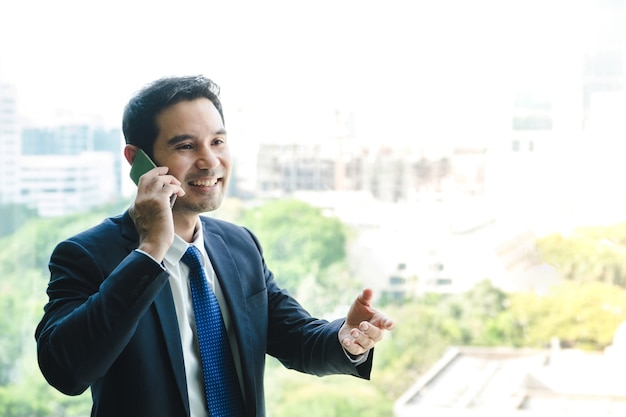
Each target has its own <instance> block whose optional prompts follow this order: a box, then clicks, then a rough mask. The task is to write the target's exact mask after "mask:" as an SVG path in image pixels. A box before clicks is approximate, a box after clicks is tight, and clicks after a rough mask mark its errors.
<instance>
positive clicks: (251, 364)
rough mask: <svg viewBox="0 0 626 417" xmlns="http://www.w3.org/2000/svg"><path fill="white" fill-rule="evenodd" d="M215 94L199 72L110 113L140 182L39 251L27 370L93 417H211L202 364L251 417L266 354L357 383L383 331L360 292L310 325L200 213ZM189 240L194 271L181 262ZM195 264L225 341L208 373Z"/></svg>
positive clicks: (209, 183)
mask: <svg viewBox="0 0 626 417" xmlns="http://www.w3.org/2000/svg"><path fill="white" fill-rule="evenodd" d="M218 94H219V90H218V87H217V86H216V85H215V84H214V83H213V82H212V81H210V80H208V79H206V78H204V77H171V78H164V79H160V80H157V81H156V82H154V83H152V84H150V85H148V86H146V87H145V88H144V89H143V90H141V91H140V92H139V93H137V94H136V96H135V97H133V98H132V99H131V100H130V102H129V103H128V105H127V106H126V109H125V111H124V118H123V130H124V136H125V139H126V143H127V145H126V147H125V149H124V155H125V157H126V159H127V160H128V162H129V163H131V164H132V163H133V161H134V160H135V157H136V156H137V155H138V152H139V150H140V149H143V151H145V152H146V153H147V154H148V155H149V156H150V157H151V158H152V159H153V160H154V161H155V163H156V165H157V166H158V167H156V168H154V169H151V170H150V171H148V172H147V173H145V174H144V175H143V176H141V178H140V180H139V182H138V189H137V196H136V198H135V201H134V204H133V205H132V207H131V208H130V209H129V210H128V211H127V212H126V213H124V214H122V215H120V216H118V217H113V218H110V219H107V220H105V221H104V222H103V223H101V224H100V225H98V226H96V227H94V228H92V229H90V230H87V231H85V232H83V233H80V234H78V235H76V236H74V237H72V238H70V239H68V240H66V241H64V242H61V243H60V244H59V245H57V247H56V248H55V250H54V251H53V253H52V256H51V259H50V265H49V267H50V282H49V285H48V291H47V292H48V296H49V302H48V303H47V304H46V306H45V309H44V316H43V318H42V320H41V322H40V324H39V326H38V327H37V330H36V334H35V337H36V340H37V352H38V360H39V365H40V368H41V370H42V373H43V375H44V376H45V377H46V379H47V380H48V382H49V383H50V384H51V385H52V386H54V387H55V388H57V389H58V390H59V391H61V392H63V393H66V394H69V395H77V394H80V393H82V392H83V391H85V390H86V389H87V388H88V387H91V390H92V397H93V409H92V415H93V416H115V417H120V416H133V417H140V416H150V417H154V416H191V417H199V416H207V415H211V416H213V417H215V416H217V415H219V412H220V411H219V410H218V409H219V408H220V407H226V406H214V405H213V402H214V401H215V399H216V398H217V397H219V396H220V395H221V394H218V393H217V392H218V391H220V389H219V388H220V387H221V385H223V383H222V382H220V383H219V384H218V385H220V387H217V388H215V387H210V385H209V384H210V383H211V382H212V381H211V380H212V379H213V377H212V376H211V375H212V374H210V373H207V372H209V370H208V369H207V368H211V369H212V367H221V366H222V365H223V364H225V363H227V362H231V361H232V363H234V371H233V374H235V375H236V376H235V377H234V387H235V388H231V389H227V390H223V391H228V392H227V393H226V394H224V395H231V394H236V395H238V396H239V399H229V400H225V401H230V403H237V404H236V405H238V406H241V407H242V410H240V411H239V413H240V414H239V415H245V416H264V415H265V401H264V392H263V377H264V367H265V354H266V353H267V354H269V355H272V356H274V357H276V358H278V359H279V360H280V361H281V362H282V363H283V364H284V365H285V366H287V367H289V368H293V369H296V370H299V371H302V372H307V373H311V374H315V375H327V374H348V375H355V376H358V377H361V378H369V375H370V370H371V364H372V356H373V352H372V351H371V349H372V347H373V346H374V345H375V344H376V342H378V341H379V340H381V338H382V336H383V332H384V330H387V329H391V328H392V327H393V322H392V320H390V319H388V318H387V317H385V316H384V315H383V314H381V313H380V312H378V311H376V310H375V309H374V308H372V306H371V305H370V301H371V298H372V293H371V291H370V290H364V291H363V293H362V294H361V295H359V296H358V297H357V298H356V300H355V302H354V303H353V305H352V306H351V307H350V309H349V312H348V315H347V317H346V319H342V320H337V321H334V322H327V321H324V320H319V319H316V318H313V317H311V316H310V315H309V314H308V313H307V312H306V311H305V310H304V309H303V308H302V307H301V306H300V305H299V304H298V303H297V301H296V300H294V299H293V298H292V297H291V296H290V295H289V294H287V292H286V291H284V290H282V289H280V288H279V286H278V284H277V283H276V282H275V280H274V277H273V275H272V272H271V271H270V270H269V269H268V268H267V266H266V265H265V262H264V260H263V255H262V252H261V247H260V245H259V243H258V241H257V240H256V238H255V237H254V235H252V233H251V232H250V231H248V230H247V229H245V228H242V227H239V226H236V225H233V224H230V223H227V222H224V221H220V220H216V219H211V218H207V217H205V216H200V214H201V213H205V212H208V211H211V210H215V209H217V208H218V207H219V206H220V204H221V202H222V200H223V198H224V193H225V191H226V188H227V185H228V180H229V176H230V167H231V157H230V154H229V149H228V140H227V134H226V130H225V127H224V118H223V113H222V107H221V104H220V101H219V98H218ZM174 199H175V202H174V205H173V207H172V206H171V201H172V200H174ZM192 246H193V248H194V249H193V250H194V251H196V250H197V252H196V253H198V256H199V259H200V260H201V262H200V263H201V264H202V265H203V266H202V267H200V268H199V269H197V270H196V269H194V268H195V267H192V266H188V265H187V260H186V259H187V258H186V256H187V252H188V251H190V250H192V249H189V248H190V247H192ZM200 270H202V272H198V274H201V276H202V278H201V279H200V281H193V282H204V283H206V282H208V283H209V284H210V287H211V289H212V292H211V294H213V295H214V296H217V303H218V304H219V307H218V308H217V310H218V313H217V314H218V317H219V316H220V315H221V317H220V318H218V319H217V320H216V321H213V322H212V323H213V324H215V323H219V325H217V327H214V328H212V330H210V331H208V334H209V339H211V338H217V337H218V336H217V335H218V334H221V331H218V329H225V330H224V334H225V339H227V341H226V342H225V345H224V346H227V348H225V349H226V351H227V355H226V357H227V359H221V358H220V359H218V360H217V365H207V362H205V361H208V360H210V359H211V357H212V356H213V357H214V356H215V355H213V354H205V353H204V351H203V349H205V348H204V347H203V346H206V345H205V344H204V341H202V342H201V341H200V339H202V340H204V337H205V336H204V335H205V334H206V333H207V332H205V331H204V330H203V331H201V332H199V331H198V329H200V328H201V326H203V325H201V323H204V321H203V320H204V318H203V317H204V313H202V314H199V313H194V309H195V308H196V307H197V305H199V304H200V302H197V301H196V298H195V297H196V295H195V294H194V290H193V289H190V288H191V287H193V284H190V283H189V282H190V280H191V279H192V278H191V277H192V276H195V275H194V274H195V272H193V271H200ZM200 285H202V284H200ZM217 303H216V304H217ZM222 321H223V323H224V324H223V325H221V323H222ZM199 335H202V337H200V336H199ZM207 358H208V359H207ZM220 372H222V371H220ZM224 372H226V371H224ZM230 405H233V404H230ZM224 413H225V414H224V415H229V416H234V415H235V413H236V412H235V411H224Z"/></svg>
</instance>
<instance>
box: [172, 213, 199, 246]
mask: <svg viewBox="0 0 626 417" xmlns="http://www.w3.org/2000/svg"><path fill="white" fill-rule="evenodd" d="M199 217H200V216H199V215H197V214H196V215H194V216H189V217H187V216H186V217H180V216H176V215H174V232H176V234H177V235H178V236H180V237H181V238H182V239H183V240H184V241H185V242H187V243H191V242H193V241H194V236H195V234H196V227H197V225H198V219H199Z"/></svg>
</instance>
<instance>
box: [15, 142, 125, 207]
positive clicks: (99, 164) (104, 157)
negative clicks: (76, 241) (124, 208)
mask: <svg viewBox="0 0 626 417" xmlns="http://www.w3.org/2000/svg"><path fill="white" fill-rule="evenodd" d="M116 172H117V171H116V169H115V161H114V156H113V154H112V153H111V152H82V153H80V154H76V155H29V156H24V157H22V166H21V169H20V202H21V203H22V204H24V205H26V206H28V207H29V208H33V209H35V210H37V213H38V214H39V215H40V216H42V217H50V216H62V215H65V214H70V213H77V212H81V211H88V210H89V209H90V208H93V207H97V206H99V205H102V204H106V203H110V202H111V201H114V200H115V199H116V198H118V197H119V189H117V187H116V184H115V181H114V180H115V178H116Z"/></svg>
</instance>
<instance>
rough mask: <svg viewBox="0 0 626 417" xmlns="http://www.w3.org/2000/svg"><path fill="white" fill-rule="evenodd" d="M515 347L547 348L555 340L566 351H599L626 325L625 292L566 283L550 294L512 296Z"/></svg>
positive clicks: (608, 286)
mask: <svg viewBox="0 0 626 417" xmlns="http://www.w3.org/2000/svg"><path fill="white" fill-rule="evenodd" d="M507 314H508V315H509V317H511V319H512V323H511V324H513V325H514V326H515V327H516V329H515V330H513V331H514V332H515V333H516V334H517V340H516V345H519V346H527V347H546V346H548V345H549V344H550V340H551V339H552V338H553V337H556V338H558V339H559V340H560V341H561V344H562V345H563V346H566V347H572V348H579V349H587V350H596V351H600V350H602V349H604V348H605V347H606V346H608V345H610V344H611V343H612V340H613V336H614V333H615V330H616V329H617V327H618V326H619V325H620V324H621V323H623V322H625V321H626V290H624V289H623V288H621V287H617V286H615V285H611V284H605V283H601V282H590V283H580V282H565V283H563V284H561V285H558V286H555V287H553V288H552V289H551V290H550V291H549V292H548V293H547V294H545V295H540V294H535V293H520V294H512V295H511V297H510V308H509V311H508V312H507Z"/></svg>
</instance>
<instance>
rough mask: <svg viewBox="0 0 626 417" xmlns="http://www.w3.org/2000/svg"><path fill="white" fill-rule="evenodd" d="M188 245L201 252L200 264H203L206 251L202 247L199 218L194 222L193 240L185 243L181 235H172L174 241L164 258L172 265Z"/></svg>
mask: <svg viewBox="0 0 626 417" xmlns="http://www.w3.org/2000/svg"><path fill="white" fill-rule="evenodd" d="M189 245H194V246H196V247H197V248H198V249H199V250H200V253H202V264H203V265H204V264H205V261H204V260H205V258H206V256H207V253H206V250H205V249H204V235H203V233H202V222H201V221H200V219H198V223H197V224H196V230H195V232H194V235H193V242H191V243H187V242H186V241H185V240H184V239H183V238H182V237H180V236H178V235H174V242H173V243H172V246H170V248H169V249H168V251H167V253H166V254H165V260H166V261H167V262H169V263H171V264H173V265H176V264H178V263H180V260H181V259H182V257H183V255H184V254H185V251H187V248H188V247H189Z"/></svg>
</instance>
